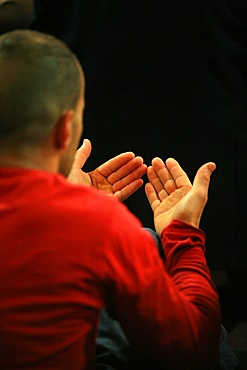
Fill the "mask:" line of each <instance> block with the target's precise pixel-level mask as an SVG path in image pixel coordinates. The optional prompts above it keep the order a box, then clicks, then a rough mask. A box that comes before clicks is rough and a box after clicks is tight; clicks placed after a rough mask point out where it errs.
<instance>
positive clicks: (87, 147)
mask: <svg viewBox="0 0 247 370" xmlns="http://www.w3.org/2000/svg"><path fill="white" fill-rule="evenodd" d="M91 150H92V144H91V142H90V140H88V139H84V140H83V143H82V146H81V147H80V148H79V149H78V150H77V151H76V154H75V158H74V163H73V167H76V168H82V167H83V166H84V164H85V163H86V161H87V159H88V157H89V156H90V154H91Z"/></svg>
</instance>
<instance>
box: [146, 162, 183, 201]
mask: <svg viewBox="0 0 247 370" xmlns="http://www.w3.org/2000/svg"><path fill="white" fill-rule="evenodd" d="M152 165H153V167H154V170H155V171H156V173H157V176H158V177H159V179H160V181H161V183H162V186H163V187H164V188H165V190H166V192H167V194H171V193H172V192H173V191H175V190H176V188H177V186H176V183H175V181H174V179H173V177H172V175H171V173H170V171H169V169H168V168H167V166H166V164H165V163H164V162H163V161H162V159H161V158H158V157H156V158H154V159H153V160H152Z"/></svg>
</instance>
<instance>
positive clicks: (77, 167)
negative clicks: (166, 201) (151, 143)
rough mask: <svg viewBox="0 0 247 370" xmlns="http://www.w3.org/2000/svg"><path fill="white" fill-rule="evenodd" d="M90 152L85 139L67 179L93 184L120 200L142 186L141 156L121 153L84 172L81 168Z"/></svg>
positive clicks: (143, 170) (78, 182)
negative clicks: (92, 169) (94, 168)
mask: <svg viewBox="0 0 247 370" xmlns="http://www.w3.org/2000/svg"><path fill="white" fill-rule="evenodd" d="M90 153H91V143H90V141H89V140H87V139H85V140H84V142H83V145H82V146H81V147H80V148H79V149H78V150H77V152H76V155H75V160H74V163H73V167H72V169H71V172H70V174H69V177H68V180H69V181H71V182H74V183H77V184H85V185H89V186H90V185H91V186H94V187H95V188H97V189H98V190H100V191H103V192H104V193H106V194H109V195H113V196H115V197H117V198H118V199H120V200H121V201H124V200H125V199H127V198H128V197H129V196H130V195H132V194H133V193H134V192H135V191H136V190H138V189H139V188H140V187H141V186H142V184H143V180H142V179H141V177H142V176H143V175H144V174H145V173H146V170H147V166H146V165H145V164H143V159H142V158H141V157H136V156H135V155H134V153H132V152H127V153H122V154H119V155H118V156H116V157H114V158H112V159H110V160H109V161H107V162H105V163H104V164H102V165H101V166H99V167H98V168H96V170H94V171H91V172H88V173H86V172H83V171H82V170H81V168H82V167H83V165H84V164H85V162H86V160H87V158H88V157H89V155H90Z"/></svg>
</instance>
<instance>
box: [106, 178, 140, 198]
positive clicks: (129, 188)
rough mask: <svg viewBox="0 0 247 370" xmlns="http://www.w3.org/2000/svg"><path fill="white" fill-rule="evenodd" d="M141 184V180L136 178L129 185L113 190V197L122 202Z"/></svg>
mask: <svg viewBox="0 0 247 370" xmlns="http://www.w3.org/2000/svg"><path fill="white" fill-rule="evenodd" d="M142 185H143V180H141V179H138V180H135V181H133V182H131V183H130V184H129V185H127V186H125V187H124V188H122V189H121V190H118V191H116V192H114V194H113V195H114V197H117V198H118V199H119V200H121V201H122V202H123V201H124V200H125V199H127V198H128V197H130V196H131V195H132V194H134V193H135V192H136V191H137V190H138V189H140V187H141V186H142Z"/></svg>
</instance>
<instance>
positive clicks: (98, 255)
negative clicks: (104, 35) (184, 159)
mask: <svg viewBox="0 0 247 370" xmlns="http://www.w3.org/2000/svg"><path fill="white" fill-rule="evenodd" d="M0 88H1V94H0V125H1V126H0V177H1V180H0V194H1V198H0V225H1V226H0V240H1V259H0V261H1V262H0V289H1V290H0V299H1V303H0V318H1V325H0V367H1V368H2V369H14V368H31V369H42V368H47V369H55V368H59V369H93V367H94V354H95V338H96V334H97V326H98V320H99V313H100V311H101V309H102V308H106V309H107V310H108V312H109V313H110V314H111V316H112V317H114V318H116V319H117V320H119V322H120V323H121V325H122V327H123V329H124V331H125V333H126V335H127V338H128V340H129V341H130V343H131V345H132V347H133V348H134V349H135V351H136V352H137V353H138V354H141V355H145V356H146V357H147V358H149V359H151V360H153V361H155V363H158V364H159V366H161V367H164V368H166V369H200V370H202V369H210V370H211V369H214V368H215V367H216V365H217V362H218V356H219V337H220V308H219V301H218V295H217V292H216V290H215V287H214V285H213V283H212V280H211V277H210V272H209V269H208V267H207V264H206V260H205V256H204V250H205V246H204V242H205V236H204V234H203V232H202V231H201V230H200V229H199V228H198V227H199V223H200V218H201V215H202V212H203V209H204V206H205V204H206V201H207V194H208V186H209V181H210V175H211V173H212V172H213V171H214V169H215V164H214V163H207V164H205V165H204V166H202V167H201V168H200V169H199V170H198V172H197V174H196V177H195V180H194V184H193V186H192V185H191V184H190V181H189V179H188V177H187V176H186V174H185V173H184V171H183V170H182V169H181V167H180V166H179V164H178V163H177V162H176V161H175V160H174V159H171V158H170V159H168V160H167V161H166V163H163V161H162V160H161V159H159V158H155V159H154V160H153V162H152V166H150V167H149V168H148V171H147V173H148V177H149V181H150V182H149V183H148V184H146V195H147V198H148V201H149V203H150V205H151V208H152V210H153V212H154V223H155V229H156V232H157V233H158V234H159V235H160V236H161V238H162V245H163V249H164V255H165V260H164V261H162V259H161V258H160V257H159V255H158V252H157V248H156V246H155V243H154V240H153V238H152V236H151V235H150V234H149V233H148V232H147V231H146V230H144V229H143V228H142V227H141V224H140V222H139V221H138V220H137V219H136V218H135V216H133V215H132V214H131V213H130V212H129V211H128V210H127V209H126V208H125V206H123V205H122V204H121V203H120V202H119V201H118V200H116V199H114V198H113V197H109V196H106V195H104V194H102V193H100V192H98V191H97V190H95V189H92V188H90V187H89V186H88V185H94V186H96V187H98V188H99V189H101V190H104V189H106V192H107V193H115V192H116V193H117V194H116V195H117V196H118V197H119V198H122V199H124V198H125V197H126V196H128V195H130V194H131V193H132V192H133V191H134V189H136V188H138V187H139V185H140V181H141V180H140V179H139V177H140V175H141V174H142V173H143V169H144V167H145V166H144V167H143V165H142V161H141V160H140V159H137V164H136V163H135V161H136V159H135V158H133V154H132V153H127V154H125V155H123V157H122V156H121V155H120V157H118V158H117V159H113V160H112V161H110V162H109V163H108V164H105V165H103V166H101V167H99V168H98V169H97V170H95V171H93V172H92V173H90V174H85V173H81V171H80V170H79V167H80V164H79V162H81V164H83V163H84V160H85V159H86V158H87V157H88V155H89V152H90V143H89V142H88V141H86V142H84V147H82V148H81V151H80V152H79V153H77V154H78V155H79V157H77V158H76V162H75V165H74V166H73V167H72V171H71V173H70V175H69V172H70V170H71V166H72V162H73V158H74V153H75V150H76V148H77V146H78V143H79V140H80V137H81V134H82V113H83V109H84V104H85V103H84V88H85V82H84V77H83V71H82V69H81V67H80V64H79V62H78V60H77V59H76V57H75V56H74V55H73V54H72V53H71V52H70V50H69V49H68V48H67V47H66V46H65V45H64V44H63V43H61V42H60V41H58V40H56V39H55V38H53V37H52V36H48V35H43V34H40V33H36V32H32V31H15V32H11V33H8V34H5V35H3V36H1V37H0ZM68 175H69V178H71V179H72V180H73V181H76V182H79V183H80V184H79V185H75V184H70V183H69V182H68V181H67V180H66V179H65V177H67V176H68ZM135 178H137V182H136V181H135ZM81 182H83V183H86V184H85V185H83V184H81ZM133 184H134V185H133ZM132 185H133V187H132Z"/></svg>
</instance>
